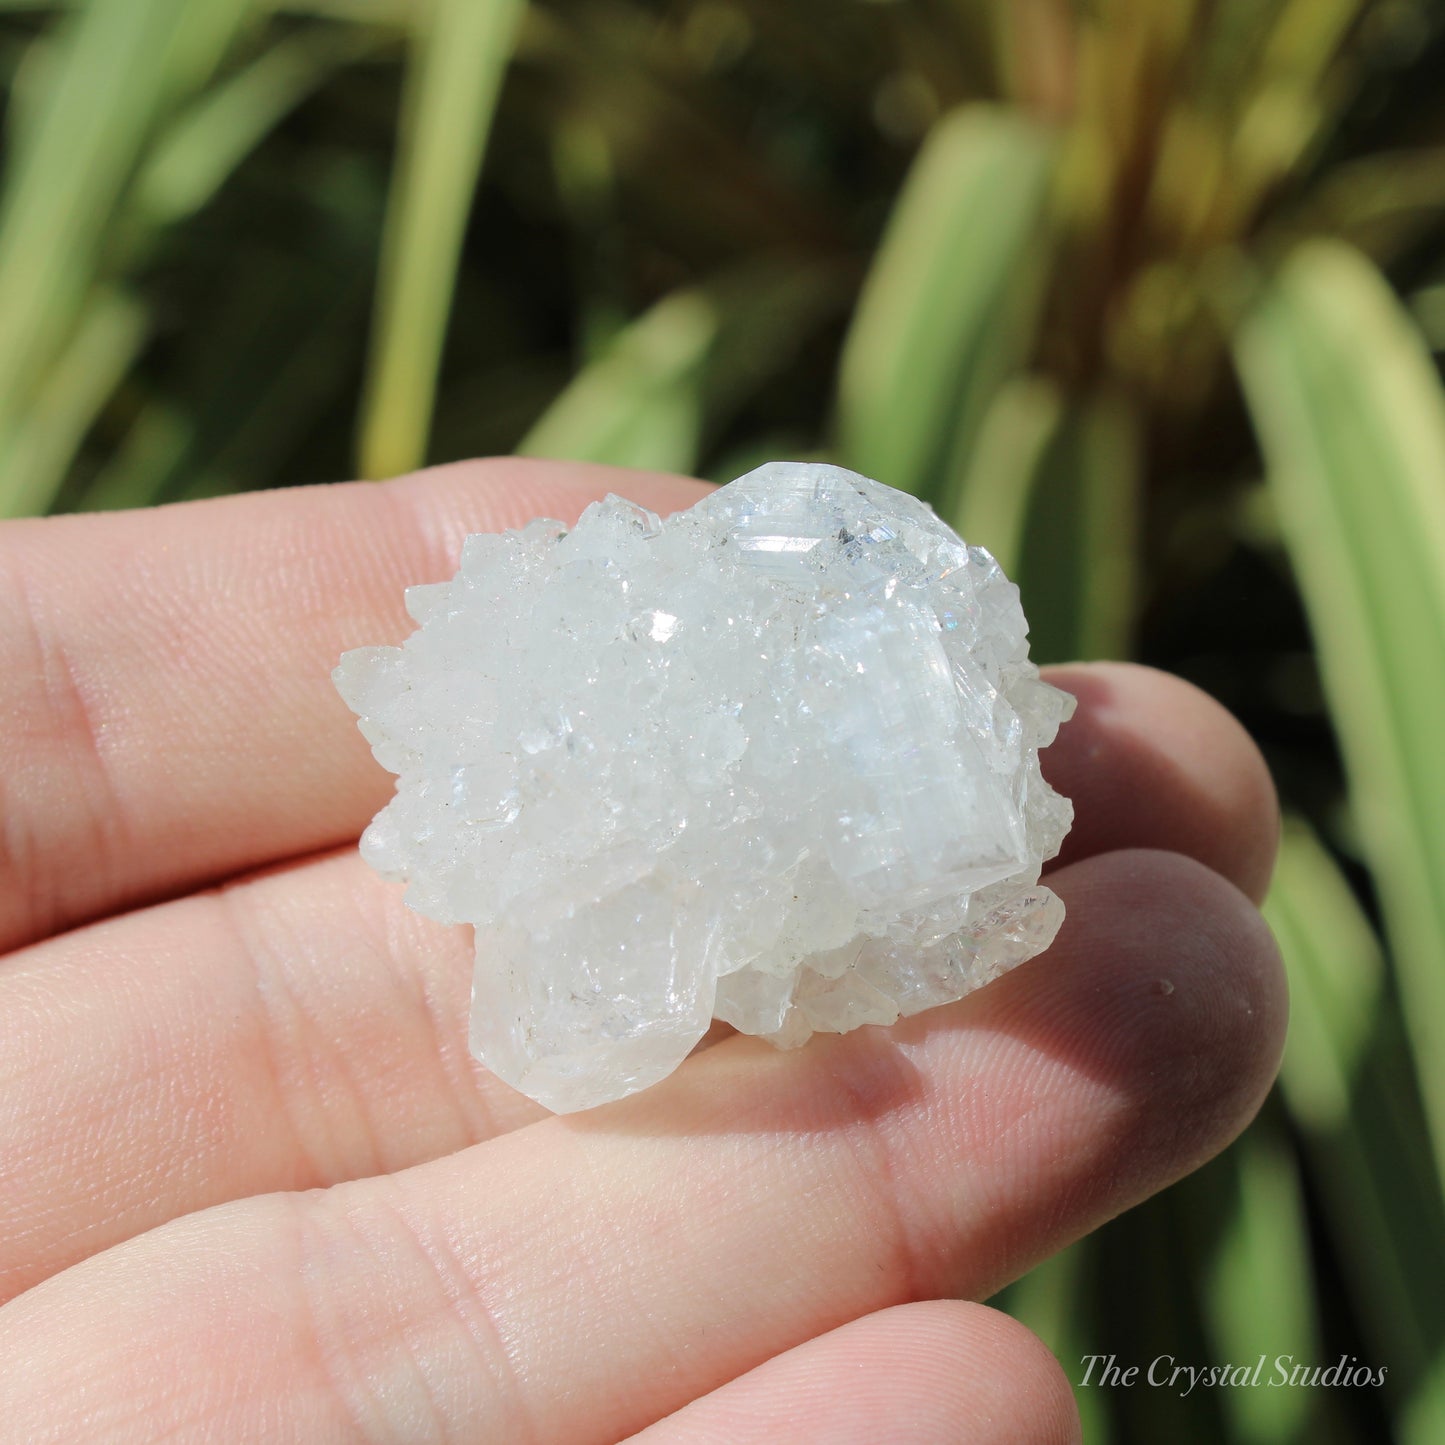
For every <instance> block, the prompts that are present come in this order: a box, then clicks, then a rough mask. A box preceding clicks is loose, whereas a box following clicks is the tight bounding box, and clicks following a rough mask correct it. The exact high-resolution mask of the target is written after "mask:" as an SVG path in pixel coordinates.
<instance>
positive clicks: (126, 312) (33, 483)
mask: <svg viewBox="0 0 1445 1445" xmlns="http://www.w3.org/2000/svg"><path fill="white" fill-rule="evenodd" d="M148 329H149V318H148V316H147V315H146V310H145V308H144V307H143V306H142V305H141V304H140V303H139V302H138V301H137V300H136V299H135V298H134V297H132V296H129V295H127V294H126V293H124V292H122V291H118V290H106V291H103V292H101V293H99V294H98V295H96V296H95V297H94V298H92V300H91V302H90V304H89V306H88V307H87V308H86V311H85V314H84V316H83V317H82V319H81V322H80V324H79V326H77V327H76V329H75V333H74V335H73V336H72V337H71V340H70V344H69V345H68V346H67V347H66V348H65V350H64V351H63V352H62V353H61V354H60V356H59V357H58V358H57V360H56V362H55V364H54V365H53V366H51V367H50V368H49V369H48V370H47V371H46V373H45V376H44V379H43V381H42V383H41V385H40V387H39V389H38V390H37V391H35V392H34V393H33V394H32V397H31V400H30V402H29V404H28V406H27V407H26V410H25V414H24V416H23V417H22V418H20V419H19V421H18V422H17V423H16V425H15V426H13V427H12V428H11V430H10V431H9V433H8V435H7V436H6V438H5V443H4V446H3V447H0V477H3V478H4V479H5V504H6V507H7V509H8V510H9V512H10V513H11V515H14V516H26V515H31V514H37V513H41V512H45V511H47V510H48V509H49V508H50V506H51V504H52V503H53V502H54V500H55V497H56V494H57V493H58V492H59V491H60V486H61V483H62V482H63V481H64V480H65V475H66V471H67V469H68V468H69V466H70V464H71V462H72V461H73V460H74V458H75V454H76V452H77V451H78V450H79V449H80V444H81V442H82V441H83V440H84V438H85V434H86V432H87V431H88V430H89V429H90V425H91V423H92V422H93V421H94V419H95V415H96V413H97V412H98V411H99V410H100V408H101V407H102V406H103V405H104V404H105V402H106V401H107V399H108V398H109V397H110V395H111V393H112V392H113V391H114V390H115V388H116V386H117V385H118V384H119V382H120V381H121V378H122V377H123V376H124V375H125V373H126V370H127V369H128V368H129V366H130V364H131V363H132V362H133V361H134V360H135V357H136V354H137V353H138V352H139V350H140V348H141V345H142V343H143V342H144V341H145V338H146V333H147V331H148Z"/></svg>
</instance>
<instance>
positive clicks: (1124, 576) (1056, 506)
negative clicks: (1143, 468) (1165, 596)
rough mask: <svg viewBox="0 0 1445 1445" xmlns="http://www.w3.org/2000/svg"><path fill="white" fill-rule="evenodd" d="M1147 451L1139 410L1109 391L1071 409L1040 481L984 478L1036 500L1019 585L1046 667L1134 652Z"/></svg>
mask: <svg viewBox="0 0 1445 1445" xmlns="http://www.w3.org/2000/svg"><path fill="white" fill-rule="evenodd" d="M1140 447H1141V440H1140V435H1139V421H1138V418H1137V416H1136V415H1135V412H1134V410H1133V408H1132V407H1130V406H1129V405H1128V404H1127V403H1125V402H1124V401H1123V400H1122V399H1121V398H1119V397H1116V396H1113V395H1109V394H1100V395H1097V396H1093V397H1089V398H1085V399H1084V400H1082V401H1078V402H1075V403H1074V404H1073V405H1072V406H1070V407H1069V408H1067V409H1066V411H1065V412H1064V414H1063V417H1062V419H1061V420H1060V422H1059V423H1058V425H1057V426H1056V427H1054V428H1053V430H1052V432H1051V435H1050V436H1049V438H1048V440H1047V444H1046V445H1043V446H1042V447H1040V448H1038V449H1037V451H1036V453H1035V463H1036V471H1035V474H1034V475H1033V477H1032V478H1025V479H1022V480H1019V479H1016V478H1012V477H1010V476H1008V475H1007V474H1002V475H1000V476H997V477H992V478H982V477H981V478H979V479H978V484H979V487H980V488H987V487H997V488H1000V489H1002V488H1005V487H1018V488H1021V489H1022V490H1023V491H1024V492H1025V493H1026V495H1027V496H1028V498H1029V506H1028V513H1027V517H1026V519H1025V522H1024V527H1023V532H1022V536H1021V540H1020V551H1019V558H1018V580H1019V586H1020V587H1021V588H1022V589H1023V594H1024V600H1025V605H1026V606H1027V608H1028V614H1029V620H1030V623H1031V627H1030V634H1031V637H1032V643H1031V651H1032V652H1033V655H1034V656H1035V657H1036V658H1037V659H1038V660H1039V661H1041V662H1064V661H1068V660H1071V659H1079V658H1103V657H1127V656H1129V655H1130V652H1131V650H1132V633H1133V622H1134V609H1135V606H1136V603H1137V575H1136V574H1137V569H1138V560H1137V558H1138V554H1137V548H1136V546H1135V538H1136V536H1137V531H1138V525H1139V519H1138V511H1139V501H1138V489H1139V475H1140V457H1139V454H1140ZM974 505H975V506H977V505H981V499H980V500H979V501H976V502H975V503H974ZM999 505H1004V503H1002V502H1000V504H999Z"/></svg>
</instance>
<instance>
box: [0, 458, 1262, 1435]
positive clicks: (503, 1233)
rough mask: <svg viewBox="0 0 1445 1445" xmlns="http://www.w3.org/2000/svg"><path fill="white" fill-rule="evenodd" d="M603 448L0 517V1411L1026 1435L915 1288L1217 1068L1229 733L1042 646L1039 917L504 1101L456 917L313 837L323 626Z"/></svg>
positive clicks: (557, 499) (1173, 1110)
mask: <svg viewBox="0 0 1445 1445" xmlns="http://www.w3.org/2000/svg"><path fill="white" fill-rule="evenodd" d="M609 490H610V491H617V492H620V493H622V494H624V495H628V496H631V497H633V498H635V499H636V500H638V501H640V502H642V503H644V504H646V505H648V506H651V507H653V508H655V509H657V510H659V511H664V512H665V511H670V510H673V509H675V508H677V507H679V506H685V505H687V504H688V503H689V502H690V501H692V500H694V499H695V497H696V496H697V495H698V494H699V484H696V483H690V482H684V481H681V480H678V479H675V478H666V477H657V476H647V475H641V474H633V473H617V472H612V471H608V470H604V469H601V468H592V467H580V466H559V465H554V464H542V463H527V462H518V461H502V462H492V463H471V464H464V465H458V466H454V467H447V468H441V469H438V470H436V471H432V472H428V473H422V474H419V475H418V476H415V477H411V478H407V479H404V480H402V481H400V482H395V483H391V484H388V485H386V486H381V487H374V486H365V485H348V486H336V487H324V488H311V489H306V490H301V491H295V492H287V493H276V494H270V495H257V496H246V497H237V498H230V499H226V500H223V501H214V502H201V503H192V504H188V505H185V506H181V507H175V508H169V509H165V510H162V511H155V512H134V513H125V514H119V515H114V516H107V517H68V518H59V519H53V520H46V521H26V522H11V523H7V524H5V527H4V528H3V529H0V759H3V762H0V767H3V773H0V803H3V817H0V948H3V949H5V950H8V952H6V953H5V956H3V957H0V1302H3V1304H0V1362H3V1364H0V1407H3V1408H0V1440H4V1441H11V1440H13V1441H16V1442H25V1445H39V1442H48V1441H56V1442H74V1441H80V1440H85V1441H87V1442H89V1441H111V1440H116V1441H132V1440H133V1441H143V1440H151V1439H158V1438H166V1439H180V1440H218V1441H227V1442H230V1441H252V1440H255V1441H263V1440H264V1441H267V1442H271V1441H306V1442H320V1441H333V1440H335V1441H349V1440H365V1441H387V1442H390V1441H400V1442H430V1441H434V1440H435V1441H453V1440H455V1441H461V1440H466V1441H479V1440H485V1441H500V1442H506V1445H512V1442H519V1445H522V1442H531V1441H536V1442H551V1441H565V1442H572V1441H579V1442H591V1441H612V1440H618V1439H620V1438H624V1437H629V1436H631V1435H633V1434H634V1433H636V1432H639V1431H640V1432H642V1433H641V1438H642V1439H645V1440H649V1441H654V1440H655V1441H668V1442H677V1441H719V1442H721V1441H726V1442H728V1445H743V1442H749V1441H788V1442H794V1441H798V1442H806V1441H812V1440H818V1441H828V1442H830V1445H836V1442H846V1441H854V1440H857V1441H867V1442H870V1445H871V1442H876V1441H879V1440H887V1441H890V1442H893V1441H898V1442H911V1441H945V1440H947V1441H951V1440H976V1441H1035V1440H1037V1441H1055V1440H1059V1441H1062V1440H1067V1439H1070V1438H1072V1437H1073V1435H1074V1434H1075V1432H1076V1430H1077V1424H1076V1418H1075V1414H1074V1409H1073V1405H1072V1402H1071V1400H1070V1397H1069V1392H1068V1387H1067V1384H1066V1381H1065V1379H1064V1376H1063V1374H1062V1372H1061V1371H1060V1369H1059V1367H1058V1365H1057V1363H1056V1362H1055V1361H1054V1360H1053V1359H1052V1357H1051V1356H1049V1354H1048V1353H1047V1351H1046V1350H1044V1349H1043V1347H1042V1346H1041V1345H1040V1344H1039V1343H1038V1342H1037V1341H1036V1340H1034V1339H1033V1338H1032V1337H1031V1336H1029V1335H1028V1334H1027V1333H1026V1332H1025V1331H1023V1330H1022V1329H1021V1328H1020V1327H1019V1326H1017V1325H1016V1324H1014V1323H1013V1322H1011V1321H1010V1320H1008V1319H1007V1318H1005V1317H1004V1316H1002V1315H1000V1314H998V1313H996V1312H994V1311H992V1310H989V1309H987V1308H985V1307H984V1306H982V1305H978V1304H970V1303H967V1302H966V1301H969V1300H979V1299H982V1298H984V1297H986V1296H987V1295H989V1294H990V1293H991V1292H993V1291H994V1290H996V1289H997V1288H998V1287H999V1286H1000V1285H1002V1284H1004V1283H1005V1282H1006V1281H1008V1280H1009V1279H1012V1278H1013V1277H1015V1276H1016V1275H1018V1274H1019V1273H1021V1272H1022V1271H1024V1270H1026V1269H1028V1268H1029V1266H1030V1265H1031V1264H1033V1263H1034V1262H1035V1261H1037V1260H1039V1259H1041V1258H1043V1257H1044V1256H1046V1255H1048V1254H1049V1253H1051V1252H1053V1251H1054V1250H1056V1249H1058V1248H1060V1247H1061V1246H1063V1245H1064V1244H1066V1243H1067V1242H1068V1241H1070V1240H1072V1239H1074V1238H1076V1237H1077V1236H1078V1235H1080V1234H1083V1233H1085V1232H1086V1231H1088V1230H1089V1229H1092V1228H1093V1227H1095V1226H1096V1225H1098V1224H1099V1223H1101V1222H1102V1221H1103V1220H1105V1219H1107V1218H1109V1217H1110V1216H1112V1215H1114V1214H1117V1213H1118V1212H1119V1211H1120V1210H1122V1209H1125V1208H1127V1207H1128V1206H1130V1205H1132V1204H1134V1203H1136V1202H1138V1201H1139V1200H1141V1199H1143V1198H1145V1197H1146V1196H1147V1195H1149V1194H1150V1193H1152V1192H1153V1191H1155V1190H1157V1189H1159V1188H1161V1187H1163V1186H1164V1185H1165V1184H1167V1183H1169V1182H1170V1181H1172V1180H1174V1179H1176V1178H1178V1177H1179V1176H1180V1175H1182V1174H1184V1173H1186V1172H1187V1171H1189V1170H1190V1169H1192V1168H1194V1167H1195V1166H1197V1165H1198V1164H1200V1163H1201V1162H1202V1161H1203V1160H1205V1159H1207V1158H1208V1157H1210V1156H1211V1155H1212V1154H1214V1153H1215V1152H1217V1151H1218V1150H1219V1149H1220V1148H1222V1147H1223V1146H1224V1144H1225V1143H1227V1142H1228V1140H1230V1139H1231V1138H1232V1137H1233V1136H1234V1135H1235V1134H1236V1133H1238V1131H1239V1130H1240V1129H1241V1128H1242V1127H1243V1126H1244V1124H1245V1123H1246V1122H1247V1121H1248V1120H1249V1118H1250V1117H1251V1115H1252V1114H1253V1112H1254V1110H1255V1109H1256V1108H1257V1106H1258V1104H1259V1102H1260V1099H1261V1097H1262V1095H1263V1093H1264V1091H1265V1090H1266V1088H1267V1087H1268V1084H1269V1081H1270V1079H1271V1078H1272V1076H1273V1072H1274V1068H1275V1065H1276V1062H1277V1059H1278V1053H1279V1048H1280V1044H1281V1038H1282V1033H1283V1023H1284V1012H1285V1008H1284V995H1283V984H1282V980H1281V976H1280V973H1279V969H1278V964H1277V960H1276V957H1275V954H1274V950H1273V945H1272V944H1271V942H1270V940H1269V937H1268V934H1267V932H1266V930H1265V928H1264V926H1263V924H1262V923H1261V921H1260V919H1259V916H1258V914H1257V912H1256V911H1255V909H1254V907H1253V904H1252V903H1251V901H1250V900H1251V899H1256V900H1257V899H1258V897H1259V895H1260V893H1261V891H1262V889H1263V887H1264V885H1265V882H1266V880H1267V877H1268V873H1269V868H1270V865H1271V860H1272V857H1273V851H1274V843H1275V816H1274V798H1273V792H1272V789H1271V787H1270V784H1269V779H1268V776H1267V774H1266V772H1265V770H1264V767H1263V764H1262V763H1261V761H1260V759H1259V757H1258V754H1257V753H1256V752H1255V751H1254V749H1253V747H1252V745H1251V744H1250V743H1249V741H1248V739H1247V738H1246V737H1245V735H1244V734H1243V732H1242V731H1241V730H1240V729H1239V728H1238V726H1237V725H1236V724H1235V723H1234V722H1233V721H1232V720H1231V719H1230V718H1229V717H1228V716H1227V715H1226V714H1225V713H1223V712H1222V711H1221V710H1220V709H1219V708H1218V707H1217V706H1215V705H1214V704H1213V703H1211V702H1210V701H1208V700H1207V699H1206V698H1205V697H1203V695H1201V694H1199V693H1197V692H1196V691H1194V690H1193V689H1192V688H1189V687H1187V686H1186V685H1184V684H1182V683H1179V682H1176V681H1173V680H1171V679H1169V678H1166V677H1164V676H1162V675H1160V674H1157V673H1153V672H1150V671H1147V670H1145V669H1141V668H1132V667H1123V666H1098V667H1089V668H1083V667H1078V668H1064V669H1057V670H1055V671H1054V672H1053V673H1052V675H1051V680H1052V681H1055V682H1057V683H1058V684H1059V685H1061V686H1063V687H1065V688H1068V689H1069V690H1070V691H1072V692H1075V693H1076V694H1077V695H1078V696H1079V700H1080V705H1079V712H1078V716H1077V717H1076V719H1075V721H1073V722H1072V723H1070V724H1069V725H1067V726H1066V727H1065V729H1064V730H1063V733H1062V734H1061V737H1060V740H1059V742H1058V743H1057V744H1056V745H1055V746H1054V747H1053V748H1052V749H1051V750H1050V751H1049V752H1048V753H1047V754H1046V755H1045V759H1044V762H1045V772H1046V773H1047V774H1048V776H1049V778H1050V780H1051V781H1052V782H1053V783H1054V785H1055V786H1056V787H1058V788H1059V790H1060V791H1061V792H1063V793H1065V794H1067V795H1069V796H1071V797H1073V798H1074V799H1075V803H1076V808H1077V819H1078V821H1077V824H1076V827H1075V830H1074V833H1073V835H1072V836H1071V838H1070V839H1069V842H1068V845H1067V847H1066V849H1065V853H1064V856H1063V857H1062V858H1061V859H1060V860H1059V861H1058V863H1057V864H1056V865H1054V867H1053V871H1052V874H1051V884H1052V886H1053V887H1054V888H1055V889H1056V890H1057V891H1058V892H1059V893H1060V894H1061V895H1062V897H1063V898H1064V900H1065V902H1066V904H1067V906H1068V910H1069V915H1068V920H1067V922H1066V924H1065V926H1064V930H1063V932H1062V934H1061V936H1060V938H1059V940H1058V942H1057V943H1056V944H1055V945H1054V947H1053V948H1052V949H1050V950H1049V951H1048V953H1046V954H1045V955H1044V956H1042V957H1041V958H1038V959H1036V960H1034V961H1032V962H1030V963H1028V964H1025V965H1024V966H1023V967H1021V968H1019V969H1017V970H1016V971H1015V972H1013V973H1012V974H1010V975H1008V976H1007V977H1006V978H1004V979H1002V980H1001V981H999V982H998V983H997V984H994V985H992V986H990V987H989V988H987V989H985V990H983V991H982V992H981V993H978V994H975V995H973V996H971V997H970V998H968V999H965V1000H964V1001H963V1002H961V1003H958V1004H955V1005H952V1006H950V1007H947V1008H943V1009H938V1010H935V1011H933V1012H931V1013H928V1014H925V1015H922V1016H920V1017H918V1018H915V1019H912V1020H909V1021H907V1022H906V1023H902V1024H899V1025H897V1026H896V1027H894V1028H890V1029H876V1028H867V1029H862V1030H859V1031H858V1032H856V1033H853V1034H849V1035H846V1036H844V1037H841V1038H838V1037H830V1038H820V1039H815V1040H814V1041H813V1042H811V1043H810V1044H809V1045H808V1046H807V1047H806V1048H804V1049H801V1050H798V1051H795V1052H792V1053H778V1052H776V1051H774V1050H773V1049H771V1048H770V1047H769V1046H768V1045H766V1044H763V1043H760V1042H759V1041H757V1040H752V1039H745V1038H739V1037H732V1038H729V1039H727V1040H725V1041H724V1042H722V1043H719V1044H717V1045H716V1046H714V1047H712V1048H709V1049H707V1050H706V1051H705V1052H702V1053H700V1054H698V1055H697V1056H696V1057H694V1058H692V1059H691V1060H689V1061H688V1063H687V1064H686V1065H685V1066H684V1067H683V1068H682V1069H681V1070H679V1072H678V1073H677V1074H676V1075H674V1076H673V1077H672V1078H671V1079H669V1080H667V1081H666V1082H665V1083H664V1084H661V1085H659V1086H657V1087H656V1088H654V1089H651V1090H648V1091H646V1092H644V1093H642V1094H640V1095H638V1096H635V1097H633V1098H630V1099H626V1100H623V1101H621V1102H620V1103H617V1104H613V1105H608V1106H606V1107H604V1108H601V1109H597V1110H594V1111H591V1112H590V1113H587V1114H583V1115H576V1116H571V1117H568V1118H551V1117H547V1116H545V1115H544V1113H543V1111H542V1110H540V1109H539V1108H538V1107H537V1106H536V1105H534V1104H532V1103H531V1102H530V1101H528V1100H526V1099H524V1098H522V1097H521V1096H520V1095H518V1094H516V1093H514V1092H512V1091H511V1090H510V1089H508V1088H507V1087H506V1086H504V1085H502V1084H500V1083H499V1082H498V1081H496V1080H495V1079H493V1078H492V1077H491V1076H489V1075H488V1074H487V1073H486V1072H485V1071H484V1070H483V1069H482V1068H481V1067H480V1066H479V1065H478V1064H476V1063H475V1062H474V1061H473V1060H472V1059H471V1058H470V1057H469V1056H468V1054H467V1050H466V1012H467V990H468V986H469V979H470V972H471V958H470V954H471V942H470V937H469V934H468V932H467V931H466V930H454V929H446V928H443V927H440V926H438V925H436V924H433V923H430V922H428V921H427V920H425V919H422V918H420V917H418V916H416V915H414V914H412V913H410V912H409V911H408V910H407V909H406V908H405V907H404V906H403V905H402V902H401V896H400V893H401V890H400V889H398V888H395V887H392V886H389V885H387V884H385V883H382V882H380V881H379V880H378V879H376V878H375V877H373V876H372V875H371V874H369V873H368V871H367V870H366V869H365V867H364V866H363V865H362V864H361V863H360V861H359V859H358V858H357V856H356V853H355V849H354V846H353V844H354V840H355V838H356V836H357V834H358V832H359V831H360V829H361V828H362V827H363V826H364V824H365V823H366V821H367V820H368V819H369V818H370V816H371V814H372V813H373V812H374V811H375V810H376V808H377V807H379V806H380V804H381V803H382V802H383V801H384V800H385V797H386V795H387V792H388V788H389V786H390V779H389V777H388V776H387V775H386V774H384V773H383V772H382V771H381V770H380V768H378V767H377V766H376V765H375V763H374V762H373V761H372V760H371V758H370V755H369V753H368V751H367V749H366V746H365V744H364V743H363V741H362V739H361V738H360V736H359V735H358V733H357V732H356V729H355V727H354V725H353V721H352V719H351V717H350V715H349V714H348V712H347V710H346V708H345V707H344V705H343V704H342V703H341V701H340V699H339V698H338V697H337V696H336V695H335V693H334V691H333V690H332V687H331V684H330V681H329V677H328V674H329V671H330V669H331V667H332V666H333V664H334V662H335V660H336V658H337V656H338V655H339V654H340V653H341V652H342V650H343V649H345V648H347V647H352V646H357V645H363V644H371V643H376V642H379V641H384V640H388V639H391V640H399V639H400V638H401V637H402V636H404V635H405V634H406V633H407V632H408V631H409V630H410V627H411V624H410V623H409V621H408V619H407V618H406V615H405V612H404V611H403V609H402V605H401V592H402V588H403V587H404V586H405V585H407V584H409V583H414V582H424V581H430V580H438V579H440V578H442V577H444V576H447V575H450V573H451V571H452V570H453V569H454V565H455V559H456V554H457V551H458V548H459V545H460V541H461V538H462V536H463V535H464V534H465V533H467V532H469V531H478V530H483V529H489V528H496V527H500V526H510V525H517V524H520V523H521V522H522V521H524V520H525V519H527V518H528V517H530V516H534V515H550V516H558V517H562V518H564V519H570V518H572V517H575V516H576V514H577V513H578V511H579V510H580V509H581V508H582V507H583V506H584V505H585V504H586V503H587V502H589V501H591V500H593V499H594V498H596V497H598V496H601V495H602V494H603V493H604V492H606V491H609ZM1103 1343H1104V1344H1107V1342H1103Z"/></svg>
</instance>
